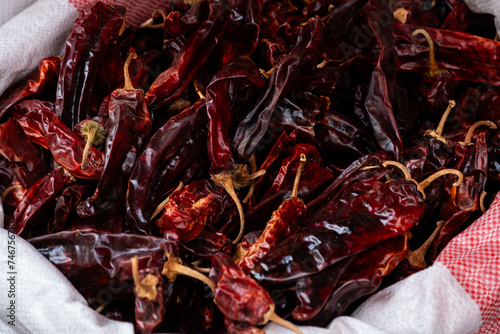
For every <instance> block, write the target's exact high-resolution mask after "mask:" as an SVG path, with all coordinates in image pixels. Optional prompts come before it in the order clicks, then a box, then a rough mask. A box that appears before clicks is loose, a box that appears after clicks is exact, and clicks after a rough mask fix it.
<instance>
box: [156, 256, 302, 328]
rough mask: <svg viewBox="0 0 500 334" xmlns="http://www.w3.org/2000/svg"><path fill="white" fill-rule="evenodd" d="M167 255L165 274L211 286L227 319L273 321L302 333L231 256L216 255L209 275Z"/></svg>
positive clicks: (261, 323) (261, 322)
mask: <svg viewBox="0 0 500 334" xmlns="http://www.w3.org/2000/svg"><path fill="white" fill-rule="evenodd" d="M167 257H168V261H167V262H166V263H165V266H164V267H163V271H162V274H164V275H165V276H167V278H168V280H169V281H171V282H172V281H174V280H175V279H176V277H177V275H186V276H190V277H193V278H196V279H198V280H200V281H202V282H203V283H205V284H206V285H208V286H209V287H210V288H211V290H212V291H213V292H214V302H215V304H216V305H217V307H218V308H219V310H220V311H221V312H222V313H223V314H224V315H225V316H226V317H227V318H229V319H231V320H235V321H238V322H245V323H248V324H250V325H264V324H266V323H267V322H269V321H273V322H276V323H279V324H280V325H282V326H285V327H286V328H288V329H291V330H293V331H294V332H296V333H302V332H301V331H300V330H299V329H298V328H297V327H295V326H294V325H293V324H291V323H289V322H287V321H286V320H283V319H282V318H280V317H279V316H278V315H277V314H276V313H274V302H273V300H272V299H271V297H270V296H269V293H268V292H267V291H266V290H265V289H264V288H262V287H261V286H260V285H258V284H257V282H256V281H255V280H253V279H252V278H250V277H249V276H247V275H245V273H243V271H241V270H240V269H238V267H237V266H236V264H235V263H234V262H233V259H232V258H231V257H230V256H229V255H226V254H224V253H217V254H215V255H214V257H213V259H212V268H211V270H210V273H209V277H206V276H205V275H203V274H201V273H200V272H198V271H196V270H193V269H191V268H189V267H186V266H184V265H182V260H181V259H180V258H177V257H175V256H173V255H172V254H170V253H167Z"/></svg>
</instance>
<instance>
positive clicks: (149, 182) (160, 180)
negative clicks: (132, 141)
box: [126, 100, 207, 233]
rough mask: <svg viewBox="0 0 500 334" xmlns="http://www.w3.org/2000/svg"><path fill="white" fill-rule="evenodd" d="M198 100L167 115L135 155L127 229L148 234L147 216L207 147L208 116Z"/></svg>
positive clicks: (129, 184)
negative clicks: (175, 112) (169, 116)
mask: <svg viewBox="0 0 500 334" xmlns="http://www.w3.org/2000/svg"><path fill="white" fill-rule="evenodd" d="M204 108H205V101H204V100H199V101H198V102H196V103H195V104H193V105H192V106H191V107H189V108H187V109H185V110H184V111H183V112H181V113H180V114H178V115H176V116H174V117H172V118H170V120H169V121H168V122H167V123H165V125H163V126H162V127H161V128H160V129H159V130H158V131H157V132H156V133H155V134H154V135H153V136H152V137H151V138H150V140H149V142H148V143H147V144H146V145H145V146H144V148H143V151H142V153H141V154H140V155H139V156H138V157H137V160H136V163H135V166H134V168H133V170H132V174H131V176H130V179H129V183H128V189H127V199H126V206H127V221H128V223H129V224H130V226H128V227H127V228H128V229H131V230H133V231H134V230H136V231H140V232H142V233H151V223H150V219H151V216H152V214H153V212H154V210H155V208H156V207H157V206H158V204H159V203H160V201H161V200H160V199H161V198H162V197H163V196H164V195H165V194H166V192H167V191H168V190H169V189H170V188H172V186H173V184H174V182H175V181H176V178H177V177H178V176H179V175H181V173H182V172H183V170H185V169H186V168H187V167H188V166H189V165H190V164H192V163H193V161H196V160H197V159H198V158H199V156H200V155H201V154H202V152H204V151H205V148H206V134H207V118H206V113H204V112H202V110H203V109H204Z"/></svg>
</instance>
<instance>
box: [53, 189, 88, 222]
mask: <svg viewBox="0 0 500 334" xmlns="http://www.w3.org/2000/svg"><path fill="white" fill-rule="evenodd" d="M89 189H90V185H89V184H86V183H76V184H73V185H70V186H69V187H67V188H65V189H64V190H63V192H62V194H61V195H60V196H59V197H58V198H57V203H56V207H55V209H54V226H53V227H52V230H51V231H50V232H54V231H55V232H60V231H63V230H64V229H65V228H66V227H67V224H68V222H70V221H71V218H72V214H75V209H76V207H77V206H78V204H79V203H80V202H81V201H83V200H84V199H85V197H86V196H87V192H88V190H89Z"/></svg>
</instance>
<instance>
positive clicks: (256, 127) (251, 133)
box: [233, 19, 323, 160]
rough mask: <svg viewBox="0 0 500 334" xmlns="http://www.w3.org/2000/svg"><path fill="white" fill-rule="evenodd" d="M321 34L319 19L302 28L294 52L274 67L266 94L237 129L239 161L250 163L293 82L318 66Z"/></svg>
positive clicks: (235, 144)
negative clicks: (301, 72) (303, 71)
mask: <svg viewBox="0 0 500 334" xmlns="http://www.w3.org/2000/svg"><path fill="white" fill-rule="evenodd" d="M322 30H323V27H322V24H321V21H320V20H319V19H311V20H309V21H308V23H307V24H305V25H304V26H303V27H302V29H301V32H300V37H299V38H298V40H297V43H296V44H295V47H294V49H293V50H292V51H291V52H290V53H289V54H287V55H286V56H285V57H284V58H283V59H282V60H281V61H280V62H279V63H278V64H277V65H276V67H274V69H273V71H272V74H271V77H270V78H269V81H268V83H267V86H266V90H265V92H264V93H263V95H262V96H261V97H260V98H259V100H258V102H257V104H256V105H255V107H254V108H253V109H252V110H251V111H250V112H249V113H248V114H247V115H246V116H245V118H244V119H243V120H242V121H241V122H240V123H239V124H238V126H237V128H236V131H235V135H234V137H233V147H234V148H235V150H236V152H237V154H238V157H239V158H241V159H243V160H247V159H248V158H249V157H250V156H251V155H252V153H254V151H255V150H256V149H257V147H258V146H259V145H260V141H261V139H262V138H263V136H264V135H265V134H266V131H267V129H268V126H269V122H270V120H271V117H272V115H273V112H274V110H275V108H276V105H277V104H278V103H279V102H280V101H281V100H283V98H284V97H285V96H286V94H287V92H288V90H289V89H290V87H291V84H292V80H293V78H294V77H295V76H296V75H297V74H298V73H299V72H300V71H301V70H305V69H306V68H308V67H311V66H312V64H314V66H315V65H316V59H317V57H318V53H319V50H318V47H319V44H320V43H319V40H320V38H321V34H322Z"/></svg>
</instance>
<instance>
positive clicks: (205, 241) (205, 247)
mask: <svg viewBox="0 0 500 334" xmlns="http://www.w3.org/2000/svg"><path fill="white" fill-rule="evenodd" d="M181 247H182V248H183V249H184V250H186V251H187V252H188V253H190V254H192V255H194V256H196V257H198V258H201V259H205V260H210V261H212V257H213V256H214V255H215V254H217V253H218V252H222V253H225V254H228V255H230V254H232V252H233V243H232V242H231V240H230V239H229V238H228V237H227V236H226V235H225V234H223V233H221V232H218V231H217V230H215V229H214V228H210V226H207V227H206V228H205V229H204V230H203V231H202V232H201V233H200V235H199V236H198V237H197V238H196V239H194V240H192V241H189V242H183V243H182V244H181Z"/></svg>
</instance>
